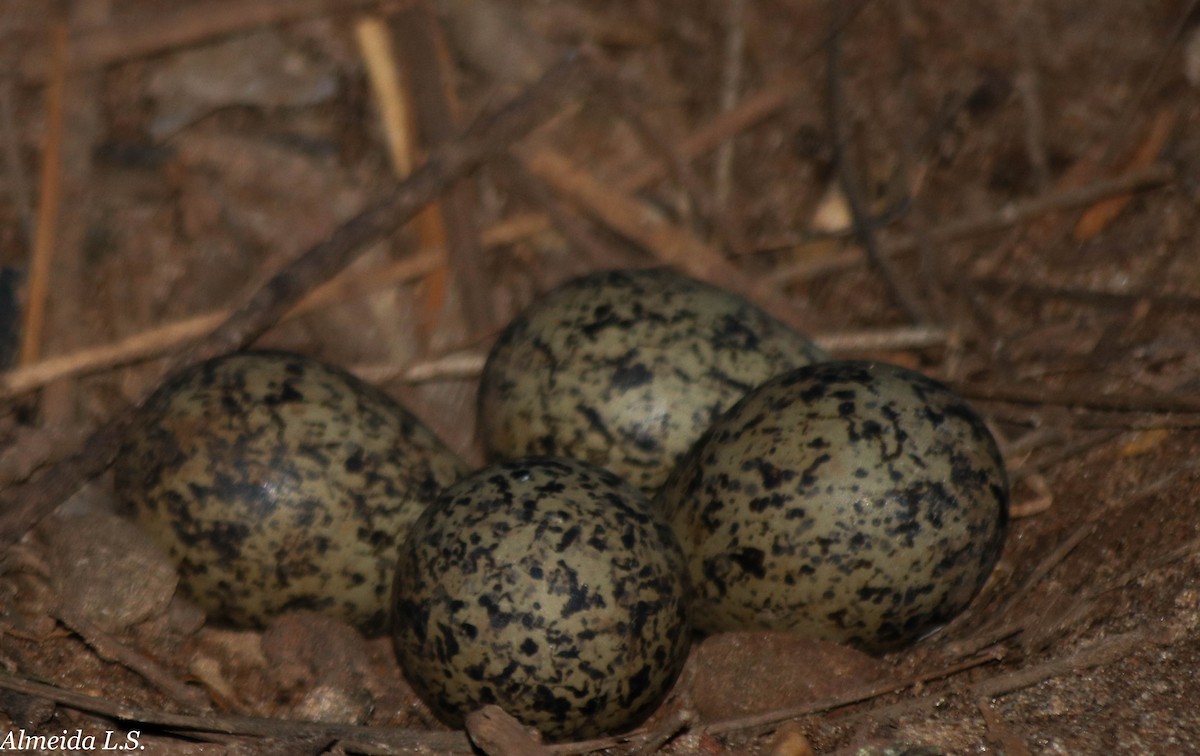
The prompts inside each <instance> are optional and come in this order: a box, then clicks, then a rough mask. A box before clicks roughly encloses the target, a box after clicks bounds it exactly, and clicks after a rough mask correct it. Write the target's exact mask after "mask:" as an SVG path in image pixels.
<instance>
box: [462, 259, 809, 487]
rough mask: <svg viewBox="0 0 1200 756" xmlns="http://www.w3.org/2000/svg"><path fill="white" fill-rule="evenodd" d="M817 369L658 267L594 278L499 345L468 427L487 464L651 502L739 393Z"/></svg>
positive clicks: (729, 303)
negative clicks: (595, 476) (536, 458)
mask: <svg viewBox="0 0 1200 756" xmlns="http://www.w3.org/2000/svg"><path fill="white" fill-rule="evenodd" d="M822 359H826V355H825V353H824V352H823V351H821V350H820V349H819V348H818V347H816V346H815V345H814V344H813V343H812V342H810V341H809V340H808V339H807V338H805V337H804V336H802V335H800V334H798V333H796V332H795V331H793V330H792V329H790V328H789V327H788V326H786V325H784V324H783V323H781V322H779V321H778V320H775V319H774V318H772V317H771V316H769V315H768V314H766V313H765V312H763V311H762V310H760V309H758V308H757V307H755V306H754V305H752V304H750V303H749V302H747V301H746V300H744V299H742V298H740V297H738V296H736V295H734V294H730V293H729V292H726V291H722V290H721V289H718V288H716V287H713V286H710V285H708V284H706V283H702V282H700V281H696V280H694V279H691V278H688V277H686V276H683V275H680V274H678V273H675V272H673V271H671V270H668V269H665V268H657V269H649V270H634V271H607V272H602V273H596V274H592V275H588V276H584V277H582V278H578V279H575V280H574V281H571V282H568V283H566V284H564V285H563V286H561V287H559V288H557V289H555V290H554V291H552V292H550V293H549V294H547V295H546V296H545V298H543V299H542V300H540V301H538V302H536V303H535V304H533V305H532V306H530V307H529V308H528V309H526V310H525V311H524V312H523V313H521V315H520V316H519V317H517V318H516V319H515V320H514V321H513V322H512V323H511V324H509V326H508V328H507V329H505V331H504V332H503V333H502V334H501V335H500V337H499V339H498V340H497V342H496V344H495V345H494V346H493V348H492V351H491V354H490V355H489V356H488V360H487V364H486V366H485V368H484V372H483V377H482V380H481V382H480V393H479V408H478V409H479V427H480V431H481V436H482V439H483V442H484V446H485V448H486V450H487V452H488V455H489V457H490V458H491V459H493V460H497V459H505V458H511V457H519V456H524V455H531V454H545V455H560V456H567V457H572V458H575V459H583V460H586V461H588V462H592V463H594V464H598V465H601V466H602V467H606V468H608V469H609V470H612V471H613V472H615V473H617V474H618V475H620V476H621V477H623V478H625V479H626V480H628V481H630V482H631V483H633V484H634V485H636V486H638V487H640V488H641V489H643V490H644V491H648V492H652V491H654V490H655V489H657V488H658V487H659V486H660V485H662V483H663V482H664V481H665V480H666V478H667V475H668V474H669V472H670V470H671V468H672V467H673V466H674V465H675V463H676V462H677V461H678V460H679V459H680V458H681V457H682V456H683V455H684V454H685V453H686V452H687V450H688V448H689V447H690V446H691V445H692V443H693V442H694V441H695V440H696V439H697V438H699V437H700V435H701V434H702V433H703V432H704V430H705V429H706V428H707V427H708V426H709V424H710V423H712V421H713V420H715V419H716V418H717V417H718V416H719V415H720V414H721V413H722V412H724V411H725V410H726V409H728V408H729V407H731V406H732V405H733V404H734V403H735V402H736V401H737V400H738V399H740V398H741V397H742V396H743V395H745V394H746V393H747V392H748V391H750V389H752V388H754V387H755V386H757V385H758V384H760V383H762V382H763V381H766V380H767V379H768V378H770V377H772V376H774V375H777V374H779V373H782V372H784V371H786V370H789V369H791V368H795V367H799V366H801V365H807V364H809V363H810V362H815V361H819V360H822Z"/></svg>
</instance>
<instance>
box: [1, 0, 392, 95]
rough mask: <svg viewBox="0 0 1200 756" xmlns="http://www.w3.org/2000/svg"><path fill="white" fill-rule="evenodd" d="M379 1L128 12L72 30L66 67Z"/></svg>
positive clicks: (219, 1)
mask: <svg viewBox="0 0 1200 756" xmlns="http://www.w3.org/2000/svg"><path fill="white" fill-rule="evenodd" d="M381 4H387V5H391V4H392V3H381V0H349V1H348V2H342V3H337V4H334V3H330V2H329V1H328V0H257V2H253V3H247V2H243V0H208V1H207V2H194V3H187V4H179V5H178V6H175V7H171V6H167V7H168V8H169V9H168V10H165V11H164V10H154V11H147V12H143V13H137V14H127V15H124V16H120V17H117V18H114V19H113V20H112V21H111V22H109V23H107V24H104V25H103V26H93V27H90V28H84V29H80V30H79V31H77V32H75V33H74V34H73V35H72V39H71V49H72V53H73V54H72V56H71V67H72V68H74V69H81V68H100V67H103V66H108V65H111V64H113V63H119V62H121V61H125V60H132V59H134V58H142V57H145V56H148V55H154V54H157V53H161V52H164V51H167V50H175V49H179V48H183V47H189V46H191V45H195V44H197V43H200V42H204V41H207V40H210V39H215V38H217V37H221V36H224V35H226V34H232V33H234V32H238V31H243V30H245V29H250V28H254V27H261V26H271V25H274V24H280V23H286V22H288V21H296V20H299V19H302V18H306V17H308V16H317V15H323V14H328V13H331V12H333V11H334V10H337V11H346V10H351V9H355V8H365V7H370V6H376V5H381ZM21 67H22V69H23V73H24V74H25V75H26V76H28V77H31V78H41V77H42V76H44V75H45V72H46V70H47V69H48V66H47V63H46V61H45V59H44V58H43V57H41V56H40V55H38V54H37V53H36V52H35V53H31V54H30V55H28V56H26V58H25V59H24V60H23V61H22V63H21Z"/></svg>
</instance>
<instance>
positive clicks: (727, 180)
mask: <svg viewBox="0 0 1200 756" xmlns="http://www.w3.org/2000/svg"><path fill="white" fill-rule="evenodd" d="M727 11H728V16H727V17H726V19H727V24H728V29H727V30H726V33H725V65H724V68H723V71H722V73H723V76H722V77H721V112H722V113H728V112H729V111H731V110H733V108H734V106H735V105H736V104H737V99H738V90H739V89H740V88H741V84H742V57H743V50H744V48H745V46H746V1H745V0H731V1H730V2H729V4H728V7H727ZM733 144H734V142H733V140H732V139H726V140H725V141H724V142H722V143H721V146H720V147H719V148H718V149H717V155H716V165H715V166H714V167H713V184H714V186H715V188H714V190H713V193H714V195H715V201H716V209H717V211H718V212H724V210H725V209H726V206H727V205H728V203H729V194H730V188H731V187H730V185H731V183H732V178H733Z"/></svg>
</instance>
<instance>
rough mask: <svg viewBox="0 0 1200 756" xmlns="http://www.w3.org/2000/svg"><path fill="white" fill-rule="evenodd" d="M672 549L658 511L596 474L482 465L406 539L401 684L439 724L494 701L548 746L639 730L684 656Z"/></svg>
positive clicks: (681, 577) (559, 463) (577, 468)
mask: <svg viewBox="0 0 1200 756" xmlns="http://www.w3.org/2000/svg"><path fill="white" fill-rule="evenodd" d="M686 588H687V575H686V568H685V566H684V562H683V553H682V552H681V551H680V549H679V544H678V542H677V541H676V540H675V536H674V534H673V533H672V532H671V529H670V527H669V526H668V525H667V523H666V521H665V520H664V519H663V518H662V515H661V513H660V512H659V511H658V510H657V509H656V508H655V507H653V506H652V505H651V503H650V502H649V501H647V500H646V499H645V498H644V497H643V496H642V495H641V493H640V492H639V491H637V490H636V489H634V488H633V487H632V486H630V485H629V484H628V483H626V482H624V481H622V480H621V479H619V478H617V477H616V476H615V475H613V474H612V473H610V472H608V471H606V470H603V469H602V468H599V467H596V466H594V465H590V464H587V463H584V462H580V461H576V460H567V459H554V458H546V457H530V458H526V459H518V460H512V461H509V462H506V463H502V464H499V465H495V466H492V467H489V468H485V469H483V470H481V471H479V472H476V473H474V474H473V475H471V476H469V477H467V478H465V479H464V480H462V481H461V482H459V483H458V484H456V485H454V486H452V487H451V488H449V489H447V490H446V491H445V492H444V493H443V494H442V496H441V497H439V498H438V500H437V501H436V502H435V503H434V504H433V505H431V506H430V507H429V509H428V510H426V512H425V514H423V515H422V516H421V518H420V519H419V520H418V521H417V522H416V523H415V524H414V525H413V527H412V529H411V530H410V531H409V536H408V540H407V542H406V543H405V545H404V549H403V551H402V553H401V556H400V564H399V567H398V569H397V572H396V583H395V591H394V611H393V618H392V622H393V631H394V633H395V646H396V652H397V657H398V658H399V660H400V663H401V666H402V667H403V669H404V674H405V679H407V680H408V682H409V684H411V685H412V687H413V688H414V689H415V690H416V691H417V692H418V693H419V694H420V695H421V697H422V698H423V699H424V700H425V702H426V703H428V704H429V706H430V707H431V708H432V709H433V710H434V711H435V712H436V713H437V714H438V716H439V717H441V718H442V719H443V720H444V721H445V722H447V723H448V724H450V725H453V726H460V725H461V724H462V720H463V716H464V715H465V714H467V713H469V712H470V711H472V710H474V709H476V708H478V707H480V706H482V705H485V704H498V705H499V706H501V707H502V708H503V709H504V710H505V711H507V712H509V713H510V714H512V715H513V716H515V717H516V718H517V719H519V720H521V721H523V722H524V723H526V724H527V725H529V726H532V727H536V728H537V729H538V730H539V731H540V732H541V733H542V735H543V736H544V737H546V738H548V739H551V740H565V739H573V738H582V737H591V736H595V735H600V734H604V733H611V732H616V731H620V730H624V729H626V728H629V727H632V726H634V725H636V724H638V723H639V722H640V721H641V720H642V719H643V718H644V717H646V716H647V715H648V714H649V713H650V712H651V711H652V710H653V709H654V707H655V706H656V705H657V704H658V703H659V702H660V701H661V700H662V698H663V696H665V695H666V692H667V690H668V688H669V687H670V686H671V684H672V682H673V681H674V680H675V678H676V677H677V676H678V674H679V671H680V669H681V668H682V666H683V662H684V660H685V658H686V656H687V649H688V645H689V642H690V622H689V618H688V603H687V596H686V592H687V591H686Z"/></svg>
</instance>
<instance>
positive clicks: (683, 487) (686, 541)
mask: <svg viewBox="0 0 1200 756" xmlns="http://www.w3.org/2000/svg"><path fill="white" fill-rule="evenodd" d="M1007 503H1008V479H1007V475H1006V473H1005V469H1004V463H1003V460H1002V459H1001V457H1000V452H999V450H998V448H997V446H996V442H995V440H994V439H993V438H992V435H991V433H990V432H989V431H988V429H987V427H986V426H985V425H984V423H983V421H982V420H981V419H980V418H979V416H978V415H976V414H975V412H974V411H972V409H971V408H970V407H969V406H968V405H967V404H966V403H965V402H964V401H963V400H962V399H960V398H959V397H958V396H956V395H955V394H954V393H952V392H951V391H950V390H949V389H947V388H946V387H945V386H943V385H942V384H940V383H937V382H936V381H933V380H932V379H930V378H927V377H925V376H923V375H921V374H920V373H917V372H914V371H911V370H907V369H904V368H900V367H895V366H891V365H886V364H882V363H873V362H826V363H822V364H818V365H810V366H808V367H804V368H800V369H798V370H794V371H792V372H789V373H786V374H784V375H781V376H778V377H776V378H775V379H773V380H771V381H769V382H767V383H766V384H764V385H763V386H761V387H759V388H758V389H757V390H755V391H754V392H752V393H751V394H749V395H748V396H747V397H746V398H745V399H744V400H743V401H742V402H740V403H739V404H738V405H736V406H735V407H734V408H733V409H731V410H730V411H729V412H728V413H727V414H726V415H725V416H724V417H722V418H721V419H720V420H719V421H718V422H717V423H716V424H715V425H714V426H713V427H712V429H711V431H710V432H709V434H707V435H706V436H705V438H704V439H703V440H702V441H701V442H700V443H698V444H697V445H696V447H695V448H694V449H693V450H692V452H691V453H690V454H689V455H688V458H687V460H686V461H685V462H684V463H683V464H682V465H681V466H680V468H679V469H678V470H677V471H676V472H675V474H674V475H673V476H672V478H671V480H670V482H668V483H667V485H666V486H665V487H664V488H663V491H662V493H661V494H660V499H659V504H660V505H661V506H663V507H664V509H665V511H666V512H667V516H668V519H669V520H670V521H671V522H672V525H673V527H674V528H675V532H676V534H677V535H678V536H679V539H680V542H681V544H682V545H683V548H684V552H685V553H686V554H687V555H688V560H689V568H690V573H691V577H692V582H693V590H694V593H695V596H696V605H695V607H694V616H695V621H696V624H697V626H698V627H699V628H701V629H704V630H707V631H720V630H737V629H755V628H757V629H771V630H791V631H796V632H800V633H804V634H806V635H808V636H811V637H815V638H821V639H826V640H834V641H840V642H846V643H852V644H855V645H858V646H860V647H863V648H866V649H868V650H886V649H888V648H893V647H896V646H899V645H902V644H904V643H907V642H909V641H912V640H914V639H916V638H918V637H920V636H921V635H923V634H925V633H927V632H929V631H931V630H933V629H935V628H937V627H938V626H940V625H941V624H944V623H945V622H946V621H948V620H949V619H950V618H951V617H953V616H954V615H955V614H957V613H958V612H959V611H961V610H962V609H963V608H964V607H965V606H966V605H967V603H968V602H969V601H970V600H971V599H972V598H973V597H974V595H975V594H976V593H977V592H978V591H979V589H980V588H981V587H982V586H983V583H984V581H985V580H986V578H987V576H988V575H989V574H990V573H991V570H992V567H993V566H994V565H995V563H996V560H997V559H998V558H999V555H1000V550H1001V547H1002V546H1003V543H1004V535H1005V530H1006V527H1007V521H1008V514H1007Z"/></svg>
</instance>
